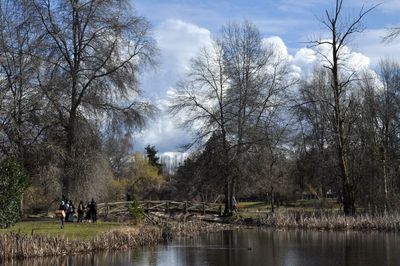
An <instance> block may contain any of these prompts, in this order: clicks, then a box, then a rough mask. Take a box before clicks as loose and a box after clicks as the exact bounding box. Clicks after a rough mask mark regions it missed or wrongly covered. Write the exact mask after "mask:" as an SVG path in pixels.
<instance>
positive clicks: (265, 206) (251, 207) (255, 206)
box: [237, 201, 271, 211]
mask: <svg viewBox="0 0 400 266" xmlns="http://www.w3.org/2000/svg"><path fill="white" fill-rule="evenodd" d="M237 208H238V209H239V210H247V211H261V210H263V211H266V210H269V209H271V204H270V203H269V202H265V201H249V202H239V203H238V205H237Z"/></svg>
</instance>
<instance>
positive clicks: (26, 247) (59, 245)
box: [0, 221, 226, 264]
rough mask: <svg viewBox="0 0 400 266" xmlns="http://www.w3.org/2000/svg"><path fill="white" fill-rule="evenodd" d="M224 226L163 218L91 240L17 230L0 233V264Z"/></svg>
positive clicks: (137, 244)
mask: <svg viewBox="0 0 400 266" xmlns="http://www.w3.org/2000/svg"><path fill="white" fill-rule="evenodd" d="M225 227H226V226H225V225H221V224H211V223H206V222H201V221H186V222H177V221H164V222H160V223H158V225H157V226H154V225H151V226H150V225H135V226H134V227H126V228H119V229H114V230H112V231H109V232H107V233H104V234H101V235H99V236H97V237H96V238H94V239H92V240H68V239H65V238H62V237H44V236H39V235H34V234H32V235H25V234H19V233H7V234H0V264H1V262H2V261H5V260H9V259H15V258H17V259H25V258H32V257H44V256H62V255H67V254H76V253H87V252H95V251H104V250H120V249H128V248H134V247H140V246H150V245H155V244H157V243H159V242H161V241H166V240H170V239H172V238H175V237H181V236H194V235H197V234H200V233H208V232H215V231H218V230H221V229H223V228H225Z"/></svg>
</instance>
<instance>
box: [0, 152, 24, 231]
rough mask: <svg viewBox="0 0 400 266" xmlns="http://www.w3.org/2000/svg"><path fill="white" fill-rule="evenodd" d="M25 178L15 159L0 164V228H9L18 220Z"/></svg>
mask: <svg viewBox="0 0 400 266" xmlns="http://www.w3.org/2000/svg"><path fill="white" fill-rule="evenodd" d="M26 176H27V175H26V173H25V169H24V168H23V166H22V165H21V164H20V163H19V162H17V161H16V160H15V159H12V158H6V159H3V160H2V161H1V162H0V228H5V227H9V226H11V225H13V224H15V223H16V222H17V221H18V219H19V218H20V207H21V206H20V204H21V197H22V194H23V193H24V191H25V189H26V187H27V183H26Z"/></svg>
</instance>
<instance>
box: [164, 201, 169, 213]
mask: <svg viewBox="0 0 400 266" xmlns="http://www.w3.org/2000/svg"><path fill="white" fill-rule="evenodd" d="M168 212H169V202H168V201H166V202H165V213H168Z"/></svg>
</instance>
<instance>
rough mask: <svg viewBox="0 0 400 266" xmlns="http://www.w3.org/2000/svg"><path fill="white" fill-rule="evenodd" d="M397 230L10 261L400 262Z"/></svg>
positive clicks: (205, 241)
mask: <svg viewBox="0 0 400 266" xmlns="http://www.w3.org/2000/svg"><path fill="white" fill-rule="evenodd" d="M399 254H400V237H399V235H398V234H396V233H380V232H324V231H294V230H288V231H280V230H273V229H241V230H228V231H222V232H218V233H211V234H207V235H202V236H198V237H193V238H185V239H176V240H174V241H172V242H170V243H167V244H160V245H158V246H156V247H152V248H143V249H134V250H125V251H113V252H111V251H109V252H102V253H95V254H82V255H73V256H64V257H57V258H38V259H30V260H24V261H18V262H16V261H14V263H13V265H27V266H28V265H29V266H35V265H38V266H39V265H40V266H44V265H100V266H103V265H119V266H123V265H124V266H125V265H163V266H172V265H173V266H176V265H177V266H179V265H182V266H183V265H185V266H186V265H218V266H223V265H290V266H296V265H307V266H312V265H335V266H336V265H363V266H368V265H400V256H399Z"/></svg>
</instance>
